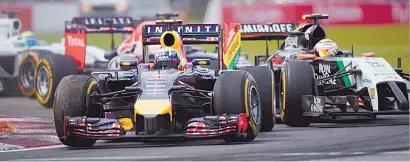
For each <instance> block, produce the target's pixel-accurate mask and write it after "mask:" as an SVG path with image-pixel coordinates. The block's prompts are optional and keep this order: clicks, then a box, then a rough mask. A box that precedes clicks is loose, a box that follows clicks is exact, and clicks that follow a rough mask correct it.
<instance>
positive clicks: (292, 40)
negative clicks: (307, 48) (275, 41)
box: [285, 37, 298, 47]
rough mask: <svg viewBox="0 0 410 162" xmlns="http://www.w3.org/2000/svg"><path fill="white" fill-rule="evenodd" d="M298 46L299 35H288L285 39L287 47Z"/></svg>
mask: <svg viewBox="0 0 410 162" xmlns="http://www.w3.org/2000/svg"><path fill="white" fill-rule="evenodd" d="M289 46H293V47H298V37H287V38H286V39H285V47H289Z"/></svg>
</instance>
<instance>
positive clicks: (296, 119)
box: [279, 61, 316, 127]
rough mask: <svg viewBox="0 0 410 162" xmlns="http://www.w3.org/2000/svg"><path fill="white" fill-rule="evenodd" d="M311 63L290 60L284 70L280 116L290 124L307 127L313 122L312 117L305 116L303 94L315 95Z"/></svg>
mask: <svg viewBox="0 0 410 162" xmlns="http://www.w3.org/2000/svg"><path fill="white" fill-rule="evenodd" d="M314 74H315V72H314V70H313V67H312V65H311V64H309V63H307V62H303V61H296V62H288V63H286V65H285V66H284V70H283V71H282V76H281V77H282V78H281V85H280V86H279V87H280V90H279V92H280V93H281V92H283V94H282V95H281V94H279V95H280V106H281V107H282V111H281V114H280V117H281V119H282V121H283V123H285V124H286V125H288V126H291V127H306V126H309V125H310V123H311V118H309V117H306V116H303V115H302V114H303V109H302V95H314V94H315V86H316V80H315V77H314Z"/></svg>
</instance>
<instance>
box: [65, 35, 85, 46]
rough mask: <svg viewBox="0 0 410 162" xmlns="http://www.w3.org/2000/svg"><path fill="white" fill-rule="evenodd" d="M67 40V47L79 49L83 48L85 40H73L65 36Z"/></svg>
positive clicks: (73, 38)
mask: <svg viewBox="0 0 410 162" xmlns="http://www.w3.org/2000/svg"><path fill="white" fill-rule="evenodd" d="M67 39H68V45H69V46H79V47H85V40H84V39H81V38H75V37H72V36H67Z"/></svg>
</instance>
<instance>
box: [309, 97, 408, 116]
mask: <svg viewBox="0 0 410 162" xmlns="http://www.w3.org/2000/svg"><path fill="white" fill-rule="evenodd" d="M302 108H303V111H304V113H303V116H311V117H319V116H320V117H325V116H328V117H332V118H334V117H336V116H367V115H406V114H407V115H408V114H409V110H408V109H407V110H399V109H397V110H383V111H371V110H368V109H364V108H361V107H360V105H359V100H358V97H357V96H354V95H348V96H313V95H304V96H302Z"/></svg>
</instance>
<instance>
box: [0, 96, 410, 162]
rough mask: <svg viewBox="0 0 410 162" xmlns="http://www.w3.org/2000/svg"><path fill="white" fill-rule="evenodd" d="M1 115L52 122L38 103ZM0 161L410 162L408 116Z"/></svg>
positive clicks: (35, 153)
mask: <svg viewBox="0 0 410 162" xmlns="http://www.w3.org/2000/svg"><path fill="white" fill-rule="evenodd" d="M0 103H1V104H0V114H2V115H14V116H32V117H45V118H52V116H51V113H52V110H51V109H44V108H42V107H41V106H39V104H38V103H37V101H36V100H31V99H23V98H0ZM0 160H24V161H36V160H39V161H48V160H52V161H78V160H80V161H89V160H95V161H102V160H109V161H120V160H121V161H124V160H132V161H135V160H157V161H159V160H161V161H163V160H172V161H183V160H220V161H223V160H275V161H278V160H348V161H351V160H366V161H379V160H383V161H387V160H389V161H390V160H395V161H396V160H399V161H410V152H409V116H408V115H399V116H380V117H378V119H375V120H350V121H344V122H334V123H313V124H312V125H311V126H310V127H307V128H290V127H287V126H284V125H283V124H278V125H276V126H275V128H274V130H273V131H272V132H269V133H263V134H260V135H259V136H258V137H257V139H256V140H255V141H253V142H251V143H247V144H229V145H228V144H225V143H224V142H223V141H222V140H206V141H188V142H166V143H142V142H132V143H107V142H100V143H98V144H96V145H95V146H94V147H90V148H69V147H65V146H61V145H60V146H54V147H51V148H43V149H35V150H20V151H11V152H10V151H8V152H1V151H0Z"/></svg>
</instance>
